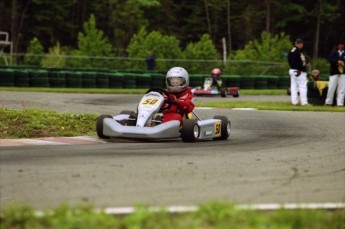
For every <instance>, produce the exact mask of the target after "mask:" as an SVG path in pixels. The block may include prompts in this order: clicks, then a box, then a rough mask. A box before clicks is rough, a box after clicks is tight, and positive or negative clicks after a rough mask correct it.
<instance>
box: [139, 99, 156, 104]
mask: <svg viewBox="0 0 345 229" xmlns="http://www.w3.org/2000/svg"><path fill="white" fill-rule="evenodd" d="M158 101H159V99H157V98H143V99H142V100H141V101H140V105H141V106H158V104H159V103H158Z"/></svg>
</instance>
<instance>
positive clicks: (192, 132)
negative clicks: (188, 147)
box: [181, 119, 200, 142]
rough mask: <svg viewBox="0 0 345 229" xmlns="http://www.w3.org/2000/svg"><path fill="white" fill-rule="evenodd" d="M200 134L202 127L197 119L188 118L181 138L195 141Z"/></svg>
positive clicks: (183, 126) (182, 129)
mask: <svg viewBox="0 0 345 229" xmlns="http://www.w3.org/2000/svg"><path fill="white" fill-rule="evenodd" d="M199 135H200V127H199V126H198V124H197V121H196V120H195V119H186V120H184V122H183V125H182V128H181V138H182V141H184V142H195V141H196V140H197V139H198V137H199Z"/></svg>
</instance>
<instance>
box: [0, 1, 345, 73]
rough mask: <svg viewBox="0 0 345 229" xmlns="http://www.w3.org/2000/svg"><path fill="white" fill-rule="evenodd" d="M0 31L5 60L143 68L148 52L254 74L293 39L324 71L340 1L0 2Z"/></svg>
mask: <svg viewBox="0 0 345 229" xmlns="http://www.w3.org/2000/svg"><path fill="white" fill-rule="evenodd" d="M0 31H3V32H8V33H9V39H10V40H11V41H12V44H13V53H14V56H15V59H14V60H13V63H12V64H25V65H38V66H43V67H77V68H78V67H79V68H81V67H83V68H96V67H97V68H114V69H119V68H122V69H125V68H129V69H145V68H146V65H145V61H144V58H145V56H146V55H147V53H148V51H153V53H154V54H155V56H156V62H157V65H156V69H157V70H166V69H168V68H169V67H171V66H172V65H175V64H176V65H177V64H179V65H183V66H185V67H187V68H188V69H189V70H190V71H191V72H203V71H209V69H210V65H213V66H222V67H223V68H224V69H225V70H227V71H228V72H230V71H231V72H233V73H234V72H235V73H236V74H241V71H242V72H243V71H246V72H247V73H248V71H249V72H250V71H253V73H254V72H255V71H256V69H257V66H258V65H262V64H267V65H274V66H279V64H284V65H285V64H286V55H287V52H288V51H289V50H290V48H291V46H292V45H293V41H294V40H295V39H296V38H297V37H301V38H303V40H304V42H305V52H306V55H307V56H308V58H309V60H310V63H311V65H312V66H311V67H318V68H320V69H321V70H325V71H327V68H328V63H327V60H326V58H327V56H328V54H329V53H330V51H331V50H332V49H333V48H334V47H335V45H336V43H337V42H338V41H339V40H340V39H344V36H345V1H343V0H314V1H304V0H262V1H257V0H241V1H236V0H195V1H194V0H193V1H192V0H97V1H89V0H0ZM2 48H3V49H2V50H1V51H2V53H8V52H9V47H2ZM2 55H4V54H2ZM225 59H226V60H227V62H225ZM205 62H206V63H207V62H210V63H209V64H205ZM231 63H242V64H239V65H236V64H235V65H234V64H231ZM251 63H257V65H254V64H251ZM0 64H1V65H4V64H5V62H4V61H2V60H1V59H0ZM243 64H245V66H243ZM230 65H231V67H230ZM250 66H251V67H250ZM230 69H231V70H230ZM260 71H261V70H260ZM284 71H286V68H285V70H284Z"/></svg>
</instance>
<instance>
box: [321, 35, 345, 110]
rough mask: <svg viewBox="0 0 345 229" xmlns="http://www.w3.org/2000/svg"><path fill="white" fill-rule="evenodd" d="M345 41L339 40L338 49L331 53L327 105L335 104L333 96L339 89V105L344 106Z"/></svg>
mask: <svg viewBox="0 0 345 229" xmlns="http://www.w3.org/2000/svg"><path fill="white" fill-rule="evenodd" d="M344 46H345V42H344V41H340V42H338V45H337V49H335V50H334V51H333V52H331V54H330V55H329V59H328V60H329V63H330V67H329V82H328V93H327V98H326V101H325V105H326V106H331V105H332V104H333V97H334V93H335V91H337V106H344V97H345V67H344V63H345V52H344Z"/></svg>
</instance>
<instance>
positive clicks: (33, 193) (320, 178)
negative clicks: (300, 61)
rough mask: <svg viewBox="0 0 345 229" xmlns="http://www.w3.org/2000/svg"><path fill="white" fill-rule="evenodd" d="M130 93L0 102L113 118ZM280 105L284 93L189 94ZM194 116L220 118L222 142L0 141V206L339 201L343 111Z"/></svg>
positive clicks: (343, 190) (7, 96) (0, 98)
mask: <svg viewBox="0 0 345 229" xmlns="http://www.w3.org/2000/svg"><path fill="white" fill-rule="evenodd" d="M139 99H140V96H138V95H99V94H95V95H93V94H87V95H83V94H58V93H29V92H0V106H2V107H9V108H18V109H25V108H45V109H50V110H57V111H61V112H72V113H95V114H116V113H117V112H119V111H120V110H125V109H134V108H135V106H136V104H137V102H138V101H139ZM253 99H254V100H258V99H259V100H270V101H281V100H284V101H289V97H288V96H273V97H272V96H240V98H232V97H228V98H203V97H202V98H199V97H198V98H197V101H200V102H202V101H206V100H207V101H216V100H229V101H234V100H253ZM196 112H197V113H198V114H199V115H200V116H201V117H202V118H210V117H213V116H214V115H218V114H219V115H226V116H228V117H229V119H230V120H231V123H232V133H231V137H230V138H229V139H228V140H226V141H204V142H197V143H183V142H181V140H179V139H176V140H175V139H174V140H164V141H151V142H145V141H135V140H125V139H111V140H110V141H109V142H106V143H102V142H99V143H96V144H87V145H79V144H77V145H53V146H52V145H39V146H12V147H8V146H0V194H1V195H0V206H1V207H3V206H5V205H7V204H9V203H28V204H30V205H32V206H34V207H36V208H39V209H45V208H52V207H56V206H58V205H59V204H61V203H69V204H78V203H91V204H93V205H94V206H97V207H126V206H134V205H136V204H139V203H142V204H148V205H151V206H178V205H180V206H181V205H182V206H189V205H198V204H201V203H207V202H210V201H214V200H219V201H229V202H233V203H236V204H258V203H328V202H335V203H339V202H341V203H344V202H345V115H344V113H330V112H288V111H286V112H283V111H279V112H278V111H257V110H231V109H196Z"/></svg>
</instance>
